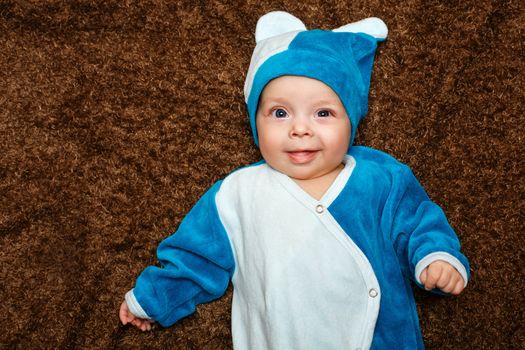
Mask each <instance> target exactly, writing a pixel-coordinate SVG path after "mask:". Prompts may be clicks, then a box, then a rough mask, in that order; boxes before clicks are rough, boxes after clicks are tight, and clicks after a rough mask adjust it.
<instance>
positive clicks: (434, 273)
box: [425, 264, 442, 290]
mask: <svg viewBox="0 0 525 350" xmlns="http://www.w3.org/2000/svg"><path fill="white" fill-rule="evenodd" d="M441 272H442V267H441V265H439V264H430V266H429V267H428V268H427V281H426V282H425V289H426V290H432V289H434V288H436V283H437V281H438V280H439V278H440V277H441Z"/></svg>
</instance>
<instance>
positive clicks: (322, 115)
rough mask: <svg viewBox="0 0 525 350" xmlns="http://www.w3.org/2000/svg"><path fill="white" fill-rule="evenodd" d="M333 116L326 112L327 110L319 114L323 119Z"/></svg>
mask: <svg viewBox="0 0 525 350" xmlns="http://www.w3.org/2000/svg"><path fill="white" fill-rule="evenodd" d="M331 115H332V113H330V111H329V110H326V109H323V110H321V111H319V112H317V116H318V117H321V118H326V117H329V116H331Z"/></svg>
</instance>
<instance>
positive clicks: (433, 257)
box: [415, 252, 468, 287]
mask: <svg viewBox="0 0 525 350" xmlns="http://www.w3.org/2000/svg"><path fill="white" fill-rule="evenodd" d="M437 260H442V261H445V262H447V263H449V264H450V265H452V266H453V267H454V268H455V269H456V270H458V272H459V273H460V275H461V277H463V281H464V284H463V286H464V287H466V286H467V283H468V277H467V276H468V274H467V269H466V268H465V266H463V264H462V263H461V262H460V261H459V260H458V259H457V258H456V257H455V256H453V255H451V254H449V253H446V252H435V253H431V254H428V255H427V256H425V257H424V258H423V259H421V260H420V261H419V262H418V263H417V265H416V271H415V275H416V276H415V277H416V281H417V283H419V284H423V283H421V279H420V278H419V276H421V273H422V272H423V270H425V269H426V268H427V267H428V265H430V264H432V263H433V262H434V261H437Z"/></svg>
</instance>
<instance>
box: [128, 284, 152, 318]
mask: <svg viewBox="0 0 525 350" xmlns="http://www.w3.org/2000/svg"><path fill="white" fill-rule="evenodd" d="M125 299H126V303H127V304H128V309H129V311H130V312H131V313H132V314H133V315H135V317H138V318H142V319H145V320H151V319H152V318H151V317H149V316H148V314H147V313H146V311H144V309H143V308H142V306H140V304H139V302H138V301H137V298H135V294H133V289H132V290H130V291H128V292H127V293H126V296H125Z"/></svg>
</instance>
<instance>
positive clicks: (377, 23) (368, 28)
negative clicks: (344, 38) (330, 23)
mask: <svg viewBox="0 0 525 350" xmlns="http://www.w3.org/2000/svg"><path fill="white" fill-rule="evenodd" d="M332 32H349V33H365V34H368V35H370V36H373V37H374V38H376V39H377V40H381V41H382V40H385V39H386V37H387V36H388V28H387V26H386V24H385V22H383V21H382V20H381V19H380V18H377V17H369V18H365V19H363V20H360V21H358V22H354V23H349V24H346V25H344V26H342V27H339V28H337V29H334V30H332Z"/></svg>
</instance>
